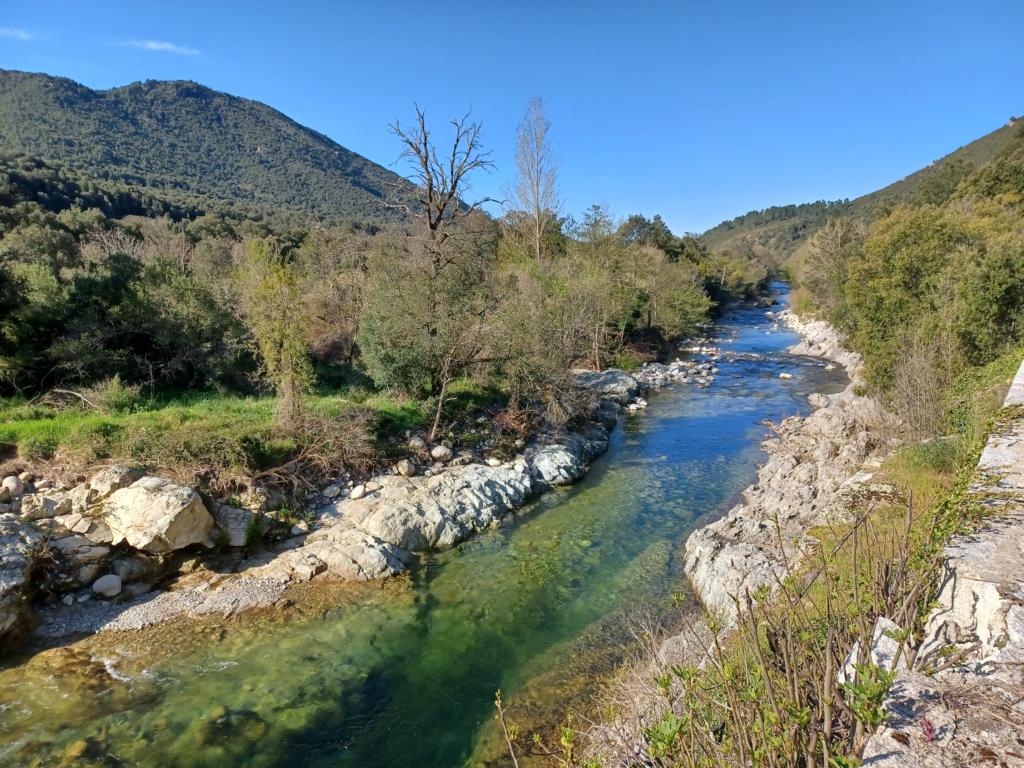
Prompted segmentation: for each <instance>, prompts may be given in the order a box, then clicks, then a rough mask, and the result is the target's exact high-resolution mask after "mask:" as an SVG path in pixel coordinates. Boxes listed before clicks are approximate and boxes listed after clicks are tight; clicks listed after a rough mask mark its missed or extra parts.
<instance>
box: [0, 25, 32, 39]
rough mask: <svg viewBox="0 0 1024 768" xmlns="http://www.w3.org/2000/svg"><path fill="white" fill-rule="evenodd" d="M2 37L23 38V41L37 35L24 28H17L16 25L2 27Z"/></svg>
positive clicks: (0, 29)
mask: <svg viewBox="0 0 1024 768" xmlns="http://www.w3.org/2000/svg"><path fill="white" fill-rule="evenodd" d="M0 37H6V38H9V39H11V40H21V41H22V42H23V43H27V42H28V41H29V40H35V39H36V36H35V35H33V34H32V33H31V32H26V31H25V30H24V29H15V28H14V27H0Z"/></svg>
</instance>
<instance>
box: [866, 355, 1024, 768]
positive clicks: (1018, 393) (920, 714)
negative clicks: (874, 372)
mask: <svg viewBox="0 0 1024 768" xmlns="http://www.w3.org/2000/svg"><path fill="white" fill-rule="evenodd" d="M966 503H976V504H981V505H983V506H985V507H987V508H988V509H989V511H990V512H991V518H989V519H987V520H986V522H985V524H984V525H983V526H982V527H981V529H980V530H978V531H977V532H975V533H974V534H972V535H969V536H961V537H958V538H956V539H954V540H953V541H951V542H950V543H949V545H948V546H947V547H946V553H945V556H946V560H945V565H944V570H943V581H942V585H941V591H940V594H939V598H938V600H937V604H936V605H935V607H934V609H933V610H932V612H931V614H930V615H929V618H928V622H927V625H926V627H925V636H924V640H923V641H922V643H921V645H920V647H919V648H918V652H917V655H916V657H915V659H914V664H913V669H912V670H911V671H904V672H901V673H900V674H899V676H898V677H897V679H896V682H895V683H894V685H893V687H892V689H891V691H890V694H889V697H888V699H887V701H886V703H885V709H886V711H887V712H888V713H889V717H888V720H887V722H886V724H885V725H884V726H883V727H882V728H881V729H879V731H878V732H877V733H876V734H875V735H874V736H872V738H871V740H870V741H869V742H868V745H867V748H866V749H865V752H864V760H863V763H862V765H864V766H873V767H874V768H911V766H913V768H939V766H954V765H993V766H1024V363H1022V364H1021V367H1020V370H1018V372H1017V376H1016V377H1015V378H1014V380H1013V384H1012V386H1011V387H1010V391H1009V393H1008V394H1007V396H1006V400H1005V402H1004V418H1003V419H1002V420H1001V421H999V422H998V423H997V425H996V428H995V429H994V430H993V432H992V434H991V435H990V436H989V438H988V442H987V444H986V446H985V449H984V451H983V453H982V455H981V459H980V460H979V462H978V467H977V469H976V470H975V474H974V478H973V480H972V482H971V485H970V487H969V490H968V495H967V500H966Z"/></svg>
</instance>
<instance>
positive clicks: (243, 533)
mask: <svg viewBox="0 0 1024 768" xmlns="http://www.w3.org/2000/svg"><path fill="white" fill-rule="evenodd" d="M213 519H214V520H215V521H216V523H217V527H218V528H220V530H221V533H223V534H224V539H225V540H226V542H227V545H228V546H229V547H244V546H245V545H246V544H248V543H249V539H250V536H251V534H252V530H253V525H254V523H255V521H256V516H255V515H254V514H253V513H252V512H250V511H249V510H248V509H241V508H240V507H232V506H228V505H227V504H217V505H216V506H215V507H214V509H213Z"/></svg>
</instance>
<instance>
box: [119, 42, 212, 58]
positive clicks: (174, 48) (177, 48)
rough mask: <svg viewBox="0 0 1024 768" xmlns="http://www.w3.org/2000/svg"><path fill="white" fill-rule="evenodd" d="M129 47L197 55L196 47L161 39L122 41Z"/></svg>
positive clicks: (180, 54)
mask: <svg viewBox="0 0 1024 768" xmlns="http://www.w3.org/2000/svg"><path fill="white" fill-rule="evenodd" d="M122 45H126V46H128V47H129V48H138V49H139V50H142V51H159V52H161V53H176V54H178V55H179V56H198V55H199V49H198V48H189V47H188V46H185V45H175V44H174V43H168V42H164V41H163V40H129V41H128V42H126V43H122Z"/></svg>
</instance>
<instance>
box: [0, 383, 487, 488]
mask: <svg viewBox="0 0 1024 768" xmlns="http://www.w3.org/2000/svg"><path fill="white" fill-rule="evenodd" d="M450 397H451V400H450V405H449V407H450V409H451V412H452V414H453V417H454V418H453V421H454V423H455V424H456V428H458V429H462V430H465V429H466V428H467V425H469V424H470V423H471V422H472V421H474V416H475V415H476V414H478V413H480V412H482V411H483V410H484V409H486V408H488V407H492V406H494V405H496V403H497V402H498V400H497V396H496V394H495V393H493V392H490V391H488V390H485V389H481V388H480V387H478V386H476V385H474V384H473V383H472V382H470V381H460V382H457V383H456V385H454V386H453V387H452V391H451V395H450ZM307 410H308V414H309V419H310V420H311V422H313V423H314V424H316V425H320V427H321V428H323V427H324V426H325V425H326V426H327V427H330V428H331V429H332V430H334V431H335V432H336V433H343V432H346V431H347V432H349V433H353V434H351V435H350V437H352V438H355V437H356V436H357V435H355V434H354V433H356V432H359V433H362V435H363V437H364V438H365V444H364V446H363V447H364V454H361V455H360V457H359V459H360V461H361V462H362V461H366V462H368V463H371V464H372V463H374V462H376V461H383V460H385V459H387V458H389V457H390V456H391V455H393V454H395V453H396V452H397V450H398V449H397V448H396V447H395V445H394V443H396V442H398V439H399V438H402V437H404V435H405V432H406V431H408V430H416V429H421V428H423V427H424V426H425V425H427V423H428V420H429V407H428V406H424V405H422V404H420V403H418V402H416V401H414V400H411V399H403V398H396V397H393V396H388V395H385V394H381V393H373V392H369V391H367V390H365V389H362V388H359V387H346V388H341V389H335V390H324V391H320V392H319V393H317V394H315V395H312V396H310V397H309V398H308V401H307ZM274 416H275V398H273V397H269V396H253V397H245V396H240V395H233V394H223V393H217V392H187V393H169V394H164V395H160V396H157V397H154V398H146V399H140V400H138V401H136V402H132V403H130V404H127V405H126V406H124V407H114V408H109V407H95V406H94V405H92V404H86V403H85V402H82V401H81V400H79V399H78V398H74V397H71V398H68V400H67V401H65V402H63V403H55V402H52V401H51V402H46V403H40V402H28V401H25V400H19V399H6V400H3V401H0V449H2V450H3V452H4V458H5V459H6V460H7V461H8V463H19V462H20V463H39V462H46V463H53V464H56V465H61V466H63V467H65V468H67V469H70V470H84V469H86V468H88V467H90V466H93V465H96V464H99V463H102V462H111V461H122V462H127V463H132V464H141V465H144V466H148V467H150V468H152V469H154V470H159V471H164V472H167V473H169V474H172V475H175V476H178V477H183V478H187V479H189V480H190V481H192V482H198V483H200V484H203V485H211V486H220V485H231V484H233V483H239V482H244V481H245V480H246V479H247V478H250V477H251V476H253V475H254V474H257V473H259V472H262V471H266V470H268V469H271V468H274V467H278V466H281V465H283V464H286V463H287V462H289V461H291V460H292V459H294V458H295V457H297V456H299V455H300V454H301V453H302V451H303V449H304V447H306V445H307V443H308V441H309V440H310V439H311V437H312V435H311V432H315V431H316V428H315V427H314V428H313V429H311V430H300V431H298V432H296V433H291V434H289V433H284V432H282V431H280V430H279V429H277V428H276V427H275V419H274ZM367 451H368V452H367Z"/></svg>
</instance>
